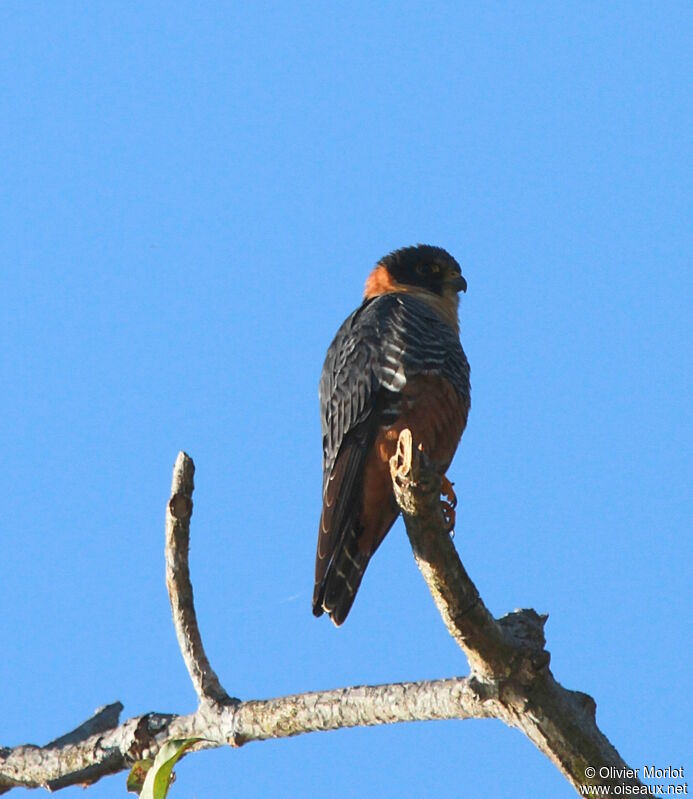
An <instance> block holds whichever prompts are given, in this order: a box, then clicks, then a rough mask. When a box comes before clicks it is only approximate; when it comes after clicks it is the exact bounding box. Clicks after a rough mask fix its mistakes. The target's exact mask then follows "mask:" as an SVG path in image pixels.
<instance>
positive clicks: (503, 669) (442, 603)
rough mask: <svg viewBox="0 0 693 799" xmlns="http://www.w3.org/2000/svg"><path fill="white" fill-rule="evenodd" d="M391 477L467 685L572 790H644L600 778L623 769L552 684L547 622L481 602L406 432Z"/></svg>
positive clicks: (426, 467)
mask: <svg viewBox="0 0 693 799" xmlns="http://www.w3.org/2000/svg"><path fill="white" fill-rule="evenodd" d="M390 472H391V475H392V483H393V487H394V490H395V497H396V499H397V502H398V504H399V506H400V508H401V509H402V514H403V516H404V521H405V524H406V528H407V535H408V536H409V540H410V542H411V545H412V549H413V550H414V556H415V558H416V562H417V564H418V566H419V569H420V570H421V573H422V575H423V577H424V579H425V580H426V583H427V585H428V588H429V590H430V592H431V595H432V596H433V600H434V602H435V604H436V607H437V608H438V610H439V611H440V614H441V616H442V617H443V621H444V622H445V625H446V627H447V628H448V631H449V632H450V634H451V635H452V637H453V638H454V639H455V641H457V643H458V644H459V646H460V647H461V649H462V650H463V652H464V653H465V655H466V656H467V659H468V660H469V665H470V668H471V670H472V678H474V677H476V678H477V680H478V683H479V684H484V685H486V687H487V693H488V695H496V696H497V697H498V703H497V706H496V709H495V710H496V712H495V714H494V715H495V717H496V718H499V719H501V720H502V721H504V722H505V723H506V724H508V725H509V726H511V727H516V728H517V729H520V730H522V732H524V734H525V735H526V736H527V737H528V738H529V739H530V740H531V741H532V742H533V743H534V744H535V746H536V747H537V748H538V749H539V750H540V751H541V752H543V753H544V754H545V755H547V757H549V758H550V759H551V760H552V761H553V762H554V763H555V764H556V766H557V767H558V768H559V769H560V771H561V772H562V773H563V774H564V775H565V776H566V777H567V778H568V780H570V782H571V783H572V784H573V786H574V787H575V788H577V789H579V787H580V786H581V785H587V784H593V785H609V786H611V787H614V786H616V785H624V784H629V785H638V786H639V785H641V784H642V783H640V782H639V780H637V779H629V778H627V777H620V776H619V777H618V778H614V779H602V778H600V777H599V770H600V767H602V766H611V767H613V769H614V771H611V772H610V773H619V774H625V773H626V772H625V771H624V769H627V768H628V767H627V766H626V764H625V762H624V761H623V760H622V758H621V756H620V755H619V754H618V752H617V751H616V749H615V748H614V747H613V746H612V745H611V743H610V742H609V740H608V739H607V738H606V736H605V735H604V734H603V733H602V732H601V731H600V730H599V728H598V727H597V723H596V707H597V706H596V704H595V702H594V700H593V699H592V697H590V696H588V695H587V694H583V693H580V692H578V691H569V690H566V689H565V688H563V687H562V686H561V685H560V684H559V683H558V682H556V680H555V679H554V677H553V675H552V673H551V670H550V669H549V661H550V655H549V653H548V652H547V651H546V649H545V648H544V644H545V639H544V624H545V623H546V619H547V618H548V617H547V616H540V615H539V614H537V613H536V612H535V611H533V610H517V611H515V612H514V613H511V614H509V615H508V616H505V617H504V618H502V619H500V620H496V619H494V618H493V616H492V615H491V613H490V612H489V611H488V609H487V608H486V606H485V605H484V603H483V602H482V601H481V598H480V597H479V592H478V591H477V589H476V586H475V585H474V583H473V582H472V581H471V579H470V578H469V575H468V574H467V572H466V571H465V568H464V566H463V565H462V562H461V561H460V558H459V555H458V554H457V550H456V549H455V547H454V545H453V543H452V540H451V538H450V535H449V534H448V531H447V530H446V525H445V520H444V517H443V513H442V509H441V504H440V489H441V475H440V473H439V472H438V471H437V470H436V468H435V467H434V466H433V465H432V464H431V463H430V461H429V460H428V459H427V458H426V456H425V455H424V454H423V453H422V452H420V451H419V450H418V449H416V447H415V442H413V441H412V436H411V433H410V431H409V430H403V431H402V433H401V434H400V438H399V441H398V446H397V453H396V455H395V456H394V457H393V458H392V459H391V461H390ZM587 766H591V767H592V768H594V769H595V770H596V776H595V777H594V778H592V779H590V778H588V777H586V776H585V768H586V767H587ZM616 770H618V771H616Z"/></svg>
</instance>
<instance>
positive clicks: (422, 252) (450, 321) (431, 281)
mask: <svg viewBox="0 0 693 799" xmlns="http://www.w3.org/2000/svg"><path fill="white" fill-rule="evenodd" d="M466 290H467V283H466V281H465V279H464V278H463V277H462V274H461V272H460V267H459V264H458V263H457V261H456V260H455V259H454V258H453V257H452V256H451V255H450V254H449V253H447V252H446V251H445V250H443V249H442V248H440V247H432V246H428V245H422V244H420V245H418V246H415V247H405V248H403V249H400V250H396V251H394V252H392V253H390V254H389V255H386V256H385V257H384V258H382V259H381V260H380V261H379V262H378V263H377V264H376V266H375V268H374V269H373V271H372V272H371V273H370V275H369V276H368V279H367V280H366V287H365V291H364V298H363V303H362V304H361V306H360V307H359V308H357V309H356V310H355V311H354V312H353V313H352V314H351V315H350V316H349V317H348V318H347V319H346V320H345V322H344V323H343V324H342V326H341V327H340V328H339V330H338V332H337V335H336V336H335V338H334V341H333V342H332V344H331V345H330V347H329V349H328V350H327V356H326V358H325V364H324V366H323V370H322V376H321V378H320V390H319V396H320V415H321V421H322V443H323V489H322V514H321V517H320V529H319V532H318V547H317V555H316V559H315V591H314V593H313V613H314V615H315V616H321V615H322V614H323V613H328V614H329V616H330V618H331V619H332V621H333V622H334V624H335V625H336V626H339V625H341V624H342V623H343V622H344V620H345V619H346V617H347V614H348V613H349V610H350V609H351V606H352V604H353V602H354V598H355V597H356V592H357V591H358V588H359V585H360V583H361V580H362V578H363V574H364V572H365V570H366V566H368V562H369V560H370V559H371V557H372V556H373V554H374V553H375V551H376V550H377V549H378V547H379V546H380V544H381V542H382V540H383V539H384V538H385V536H386V534H387V532H388V531H389V529H390V528H391V527H392V525H393V524H394V522H395V519H396V518H397V516H398V515H399V507H398V506H397V503H396V502H395V498H394V493H393V490H392V481H391V477H390V466H389V460H390V458H391V457H392V455H394V454H395V451H396V448H397V440H398V437H399V434H400V431H401V430H403V429H404V428H409V429H410V430H411V432H412V436H413V441H414V445H415V446H417V445H420V446H421V448H422V449H423V451H424V452H425V453H426V454H427V455H428V457H429V458H430V459H431V460H432V461H433V462H434V463H435V464H437V465H438V466H439V467H440V469H441V470H442V472H443V473H445V471H446V470H447V468H448V467H449V465H450V462H451V461H452V458H453V455H454V454H455V450H456V449H457V445H458V444H459V441H460V438H461V437H462V433H463V431H464V428H465V425H466V423H467V414H468V412H469V406H470V386H469V363H468V361H467V358H466V356H465V354H464V351H463V349H462V345H461V344H460V338H459V320H458V306H459V292H460V291H466ZM447 485H448V486H449V485H450V484H449V483H447Z"/></svg>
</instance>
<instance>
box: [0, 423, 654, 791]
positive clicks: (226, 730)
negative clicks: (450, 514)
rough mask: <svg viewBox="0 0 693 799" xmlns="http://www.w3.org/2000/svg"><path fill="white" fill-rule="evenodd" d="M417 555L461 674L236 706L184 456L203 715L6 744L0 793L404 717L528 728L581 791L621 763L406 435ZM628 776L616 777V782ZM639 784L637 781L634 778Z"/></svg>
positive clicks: (180, 613)
mask: <svg viewBox="0 0 693 799" xmlns="http://www.w3.org/2000/svg"><path fill="white" fill-rule="evenodd" d="M391 470H392V479H393V486H394V489H395V495H396V498H397V501H398V503H399V505H400V507H401V508H402V512H403V515H404V519H405V523H406V527H407V534H408V535H409V539H410V541H411V544H412V548H413V550H414V554H415V557H416V561H417V563H418V565H419V568H420V569H421V572H422V574H423V576H424V579H425V580H426V582H427V584H428V586H429V589H430V591H431V594H432V595H433V599H434V601H435V603H436V606H437V607H438V609H439V611H440V613H441V616H442V617H443V620H444V622H445V624H446V626H447V628H448V631H449V632H450V634H451V635H452V636H453V638H454V639H455V640H456V641H457V643H458V644H459V645H460V647H461V648H462V650H463V651H464V652H465V654H466V655H467V658H468V660H469V663H470V666H471V674H470V676H469V677H466V678H453V679H447V680H433V681H426V682H411V683H393V684H388V685H375V686H358V687H353V688H339V689H335V690H331V691H322V692H311V693H304V694H297V695H293V696H284V697H280V698H277V699H267V700H253V701H248V702H242V701H240V700H238V699H234V698H232V697H230V696H229V695H228V694H227V692H226V691H225V690H224V689H223V687H222V686H221V683H220V681H219V679H218V677H217V676H216V674H215V672H214V670H213V669H212V667H211V665H210V663H209V660H208V659H207V656H206V654H205V651H204V647H203V645H202V639H201V636H200V632H199V627H198V624H197V619H196V616H195V608H194V604H193V592H192V584H191V582H190V574H189V567H188V551H189V542H190V517H191V515H192V507H193V506H192V492H193V475H194V465H193V462H192V459H191V458H189V457H188V456H187V455H186V454H185V453H183V452H181V453H180V454H179V455H178V459H177V460H176V464H175V467H174V471H173V482H172V488H171V498H170V500H169V502H168V506H167V515H166V585H167V588H168V592H169V597H170V600H171V609H172V612H173V621H174V625H175V628H176V635H177V637H178V643H179V646H180V649H181V653H182V655H183V659H184V661H185V665H186V667H187V669H188V673H189V674H190V678H191V680H192V683H193V686H194V687H195V691H196V692H197V695H198V698H199V700H200V704H199V707H198V709H197V711H196V712H195V713H192V714H190V715H182V716H180V715H174V714H163V713H149V714H147V715H144V716H138V717H135V718H131V719H129V720H128V721H125V722H123V723H122V724H118V720H119V715H120V711H121V710H122V705H121V704H120V703H115V704H113V705H109V706H107V707H105V708H101V709H100V710H98V711H97V712H96V714H95V715H94V716H93V717H92V718H91V719H89V720H88V721H86V722H85V723H84V724H82V725H80V726H79V727H77V729H75V730H73V731H72V732H71V733H68V734H67V735H64V736H61V737H60V738H58V739H56V740H54V741H52V742H51V743H49V744H46V745H45V746H42V747H39V746H34V745H31V744H27V745H24V746H16V747H14V748H0V793H5V792H6V791H9V790H10V789H11V788H14V787H20V786H21V787H25V788H36V787H44V788H47V789H49V790H51V791H54V790H58V789H59V788H64V787H66V786H68V785H76V784H82V785H90V784H92V783H94V782H96V781H97V780H99V779H101V778H102V777H104V776H106V775H108V774H114V773H116V772H118V771H122V770H124V769H128V768H129V767H130V766H131V765H132V764H133V763H134V762H136V761H138V760H141V759H143V758H151V757H153V756H154V755H155V754H156V753H157V751H158V750H159V749H160V747H161V746H162V744H163V743H164V742H165V741H167V740H169V739H172V738H193V737H195V738H203V739H204V741H202V742H200V743H198V744H197V745H196V746H197V748H213V747H219V746H225V745H231V746H241V745H243V744H245V743H248V742H251V741H262V740H267V739H269V738H284V737H289V736H294V735H300V734H303V733H308V732H318V731H323V730H336V729H341V728H347V727H356V726H375V725H379V724H392V723H396V722H401V721H427V720H432V719H470V718H497V719H501V720H502V721H504V722H505V723H506V724H508V725H510V726H511V727H516V728H518V729H520V730H522V731H523V732H524V733H525V735H527V736H528V737H529V738H530V740H532V741H533V743H534V744H535V745H536V746H537V747H538V748H539V749H540V750H541V751H542V752H544V753H545V754H546V755H548V757H550V758H551V760H553V762H554V763H555V764H556V765H557V766H558V768H559V769H560V770H561V771H562V772H563V773H564V774H565V775H566V777H567V778H568V779H569V780H570V781H571V782H572V784H573V785H575V786H576V787H577V786H579V785H585V784H590V783H591V784H615V783H614V782H613V781H610V780H601V779H599V778H598V777H597V778H595V779H592V780H589V779H587V778H586V777H585V768H586V767H587V766H592V767H593V768H596V773H597V775H598V774H599V767H600V766H602V765H611V766H615V767H621V768H624V767H625V764H624V762H623V761H622V760H621V758H620V756H619V755H618V753H617V752H616V750H615V749H614V748H613V746H611V744H610V743H609V741H608V740H607V739H606V738H605V737H604V735H603V734H602V733H601V732H600V731H599V729H598V728H597V726H596V722H595V704H594V701H593V700H592V699H591V698H590V697H588V696H587V695H586V694H581V693H579V692H576V691H567V690H566V689H564V688H562V687H561V686H560V685H559V684H558V683H557V682H556V681H555V680H554V678H553V676H552V674H551V672H550V670H549V667H548V664H549V655H548V652H546V650H545V649H544V635H543V626H544V623H545V621H546V617H545V616H539V615H537V614H536V613H535V612H534V611H533V610H522V611H515V612H514V613H511V614H510V615H508V616H505V617H504V618H502V619H500V620H496V619H494V618H493V616H492V615H491V614H490V612H489V611H488V610H487V608H486V607H485V605H484V604H483V602H482V601H481V599H480V597H479V593H478V591H477V590H476V587H475V586H474V584H473V583H472V581H471V579H470V578H469V576H468V575H467V573H466V571H465V570H464V567H463V566H462V563H461V562H460V559H459V557H458V555H457V551H456V550H455V547H454V546H453V544H452V542H451V540H450V537H449V535H448V534H447V531H446V524H445V519H444V518H443V514H442V512H441V506H440V501H439V496H440V475H439V474H438V473H437V471H436V469H435V468H434V467H433V465H432V464H430V463H429V462H427V460H426V458H425V457H424V456H423V455H422V454H421V453H420V452H419V451H418V450H417V449H416V448H415V447H414V445H413V442H412V440H411V434H410V433H409V431H408V430H405V431H403V433H402V435H401V436H400V441H399V446H398V452H397V455H396V456H395V458H393V461H392V463H391ZM625 782H627V780H623V781H621V784H623V783H625ZM633 784H639V783H637V781H636V782H635V783H633Z"/></svg>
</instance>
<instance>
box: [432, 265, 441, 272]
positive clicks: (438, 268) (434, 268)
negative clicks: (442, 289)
mask: <svg viewBox="0 0 693 799" xmlns="http://www.w3.org/2000/svg"><path fill="white" fill-rule="evenodd" d="M431 272H433V274H434V275H437V274H438V272H440V267H439V266H438V264H431Z"/></svg>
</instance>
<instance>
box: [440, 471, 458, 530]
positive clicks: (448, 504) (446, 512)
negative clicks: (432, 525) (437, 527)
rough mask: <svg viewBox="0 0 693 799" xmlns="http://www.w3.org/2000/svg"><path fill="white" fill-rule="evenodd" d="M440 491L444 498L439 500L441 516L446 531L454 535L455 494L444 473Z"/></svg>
mask: <svg viewBox="0 0 693 799" xmlns="http://www.w3.org/2000/svg"><path fill="white" fill-rule="evenodd" d="M440 493H441V494H442V495H443V497H445V499H441V500H440V505H441V509H442V511H443V518H444V519H445V526H446V528H447V532H448V533H450V534H453V535H454V532H455V520H456V518H457V517H456V514H455V508H456V507H457V495H456V494H455V490H454V489H453V487H452V483H451V482H450V481H449V480H448V478H447V476H446V475H443V477H442V478H441V481H440Z"/></svg>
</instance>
